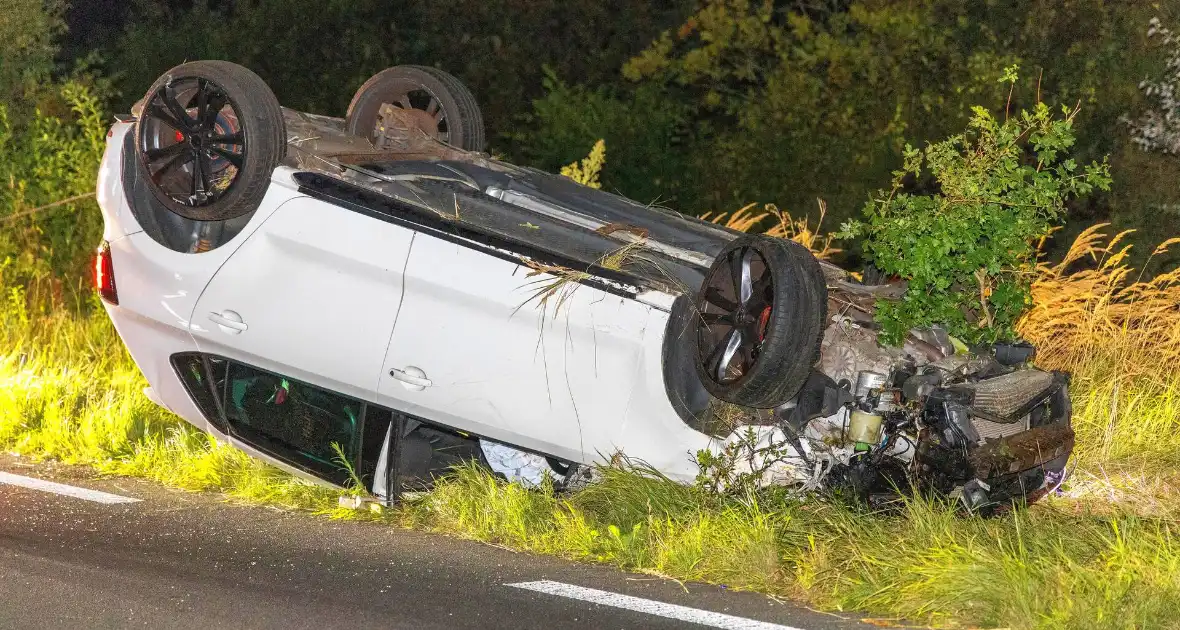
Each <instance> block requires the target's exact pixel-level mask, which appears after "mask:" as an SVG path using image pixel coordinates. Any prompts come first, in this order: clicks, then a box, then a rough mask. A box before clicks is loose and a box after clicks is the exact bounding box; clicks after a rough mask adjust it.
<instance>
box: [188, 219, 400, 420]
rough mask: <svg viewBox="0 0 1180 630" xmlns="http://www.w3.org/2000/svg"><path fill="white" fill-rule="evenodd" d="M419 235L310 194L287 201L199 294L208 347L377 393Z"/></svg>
mask: <svg viewBox="0 0 1180 630" xmlns="http://www.w3.org/2000/svg"><path fill="white" fill-rule="evenodd" d="M413 239H414V232H413V231H412V230H409V229H407V228H405V227H402V226H398V225H394V224H391V223H387V222H384V221H381V220H378V219H376V218H373V217H370V216H366V215H363V214H360V213H357V212H354V211H351V210H348V209H345V208H341V207H338V206H333V205H330V204H327V203H324V202H322V201H318V200H315V199H312V198H309V197H299V198H296V199H293V200H291V201H288V202H287V203H284V204H283V205H282V206H280V207H279V208H278V209H277V210H276V211H275V212H274V214H272V215H271V216H270V217H269V218H268V219H267V220H266V222H265V223H264V224H263V225H262V226H261V227H260V228H259V229H258V230H257V231H256V232H255V233H254V234H252V235H251V236H250V238H249V239H248V240H247V241H246V242H245V243H243V245H242V246H241V248H239V249H238V251H236V252H235V253H234V255H233V256H232V257H230V258H229V260H228V261H226V263H225V264H224V265H223V266H222V267H221V269H220V270H219V271H218V272H217V274H216V275H215V276H214V277H213V279H212V280H211V281H210V283H209V285H208V286H207V287H206V288H205V291H204V293H202V295H201V297H200V298H199V299H198V301H197V305H196V309H195V310H194V312H193V316H192V334H193V336H194V338H195V339H196V342H197V345H198V347H199V348H200V350H201V351H202V352H205V353H209V354H214V355H220V356H225V357H228V358H231V359H236V360H238V361H240V362H242V363H244V364H247V365H252V366H255V367H257V368H260V369H263V370H268V371H270V372H273V373H276V374H282V375H284V376H287V377H290V378H293V379H297V380H299V381H302V382H305V383H309V384H312V385H316V386H319V387H323V388H326V389H328V390H331V391H335V392H338V393H341V394H344V395H347V396H353V397H356V398H359V399H372V397H373V396H374V392H375V390H376V387H377V376H378V374H379V372H380V369H381V365H382V362H383V361H384V359H385V350H386V345H387V344H388V341H389V337H390V334H391V332H392V330H393V324H394V320H395V319H396V318H397V315H398V308H399V306H400V304H401V295H402V273H403V270H404V268H405V265H406V260H407V257H408V255H409V251H410V245H411V243H412V242H413Z"/></svg>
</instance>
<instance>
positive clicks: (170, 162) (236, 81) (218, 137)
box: [135, 61, 287, 221]
mask: <svg viewBox="0 0 1180 630" xmlns="http://www.w3.org/2000/svg"><path fill="white" fill-rule="evenodd" d="M202 98H204V99H205V100H204V101H202V100H201V99H202ZM182 101H185V102H182ZM217 103H221V107H220V108H218V107H216V104H217ZM143 104H144V105H143V112H142V113H141V114H140V116H139V119H138V120H137V121H136V123H135V151H136V153H137V157H138V159H139V165H140V166H141V167H142V169H143V171H144V173H145V176H146V178H147V185H148V188H149V189H150V190H151V193H152V195H153V196H154V197H155V198H156V199H157V200H159V202H160V203H161V204H162V205H163V206H164V207H165V208H167V209H168V210H170V211H172V212H174V213H176V214H177V215H179V216H182V217H184V218H186V219H190V220H193V221H224V220H228V219H236V218H238V217H240V216H243V215H245V214H248V213H250V212H253V211H254V210H256V209H257V208H258V206H259V204H260V203H262V198H263V197H264V196H265V195H266V190H267V188H268V187H269V186H270V178H271V174H272V173H273V172H274V169H275V167H277V166H278V165H279V163H280V162H282V160H283V158H284V157H285V156H286V151H287V130H286V126H285V124H284V123H283V112H282V109H281V108H280V106H279V101H278V99H276V98H275V95H274V93H273V92H271V90H270V88H269V87H267V85H266V83H265V82H264V81H263V80H262V79H261V78H259V77H258V75H256V74H254V73H253V72H251V71H250V70H248V69H247V68H244V67H242V66H239V65H237V64H234V63H230V62H228V61H194V62H191V63H186V64H182V65H179V66H176V67H175V68H172V69H171V70H169V71H168V72H166V73H165V74H164V75H163V76H161V77H160V78H159V79H157V80H156V82H155V83H154V84H153V85H152V87H151V89H149V90H148V92H147V94H146V95H145V96H144V99H143ZM179 110H183V111H179ZM194 110H195V112H194ZM178 113H179V114H182V115H183V117H184V119H183V120H181V118H180V116H178ZM237 140H240V142H237ZM177 160H180V161H179V162H176V161H177ZM198 164H200V171H199V172H198V171H197V165H198ZM186 169H188V170H187V171H186ZM198 176H200V179H201V180H202V181H200V182H199V184H198ZM186 180H187V182H188V183H187V188H186Z"/></svg>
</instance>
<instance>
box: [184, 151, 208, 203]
mask: <svg viewBox="0 0 1180 630" xmlns="http://www.w3.org/2000/svg"><path fill="white" fill-rule="evenodd" d="M206 159H207V158H206V157H205V156H204V155H200V154H198V155H196V159H195V160H193V180H192V181H193V183H192V195H190V196H189V203H190V204H191V205H194V206H195V205H197V202H198V199H199V200H200V201H204V200H205V197H206V196H207V195H208V192H209V175H208V174H207V173H206V172H205V160H206Z"/></svg>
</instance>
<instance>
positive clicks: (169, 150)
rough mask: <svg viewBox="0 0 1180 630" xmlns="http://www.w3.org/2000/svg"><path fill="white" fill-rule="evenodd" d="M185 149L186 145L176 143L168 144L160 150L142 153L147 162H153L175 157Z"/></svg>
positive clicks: (149, 150)
mask: <svg viewBox="0 0 1180 630" xmlns="http://www.w3.org/2000/svg"><path fill="white" fill-rule="evenodd" d="M187 148H188V145H186V144H183V143H180V142H178V143H176V144H170V145H168V146H166V147H164V148H162V149H148V150H147V151H144V152H143V153H144V155H145V156H146V157H147V159H148V162H155V161H156V160H158V159H160V158H162V157H171V156H173V155H176V154H177V153H180V152H181V151H184V150H185V149H187Z"/></svg>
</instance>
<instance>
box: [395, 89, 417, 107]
mask: <svg viewBox="0 0 1180 630" xmlns="http://www.w3.org/2000/svg"><path fill="white" fill-rule="evenodd" d="M397 104H398V105H401V107H402V109H414V106H413V105H411V104H410V95H409V93H406V94H402V96H401V98H399V99H397Z"/></svg>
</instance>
